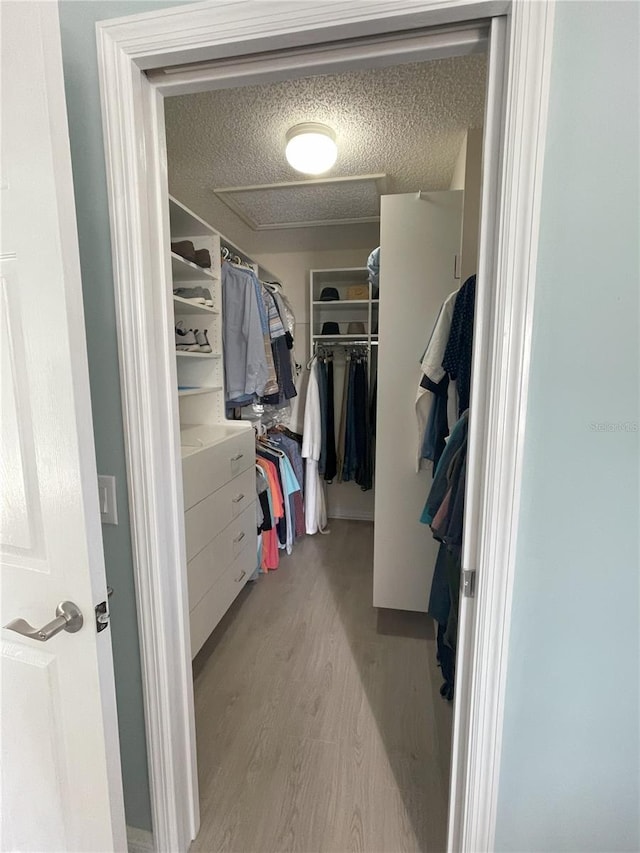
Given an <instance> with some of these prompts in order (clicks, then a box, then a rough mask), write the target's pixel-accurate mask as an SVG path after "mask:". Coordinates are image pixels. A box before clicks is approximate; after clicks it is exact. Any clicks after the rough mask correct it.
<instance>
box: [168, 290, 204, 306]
mask: <svg viewBox="0 0 640 853" xmlns="http://www.w3.org/2000/svg"><path fill="white" fill-rule="evenodd" d="M173 295H174V296H179V297H180V299H185V300H186V301H187V302H193V303H195V304H196V305H206V304H207V299H206V297H205V295H204V291H203V289H202V288H201V287H174V288H173ZM209 297H211V294H209ZM211 304H212V305H213V302H211Z"/></svg>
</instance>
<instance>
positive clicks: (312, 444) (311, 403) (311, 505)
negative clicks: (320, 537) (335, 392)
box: [302, 360, 327, 534]
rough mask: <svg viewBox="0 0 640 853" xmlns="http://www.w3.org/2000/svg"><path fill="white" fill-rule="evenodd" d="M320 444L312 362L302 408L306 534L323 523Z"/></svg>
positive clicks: (315, 369) (315, 374) (315, 370)
mask: <svg viewBox="0 0 640 853" xmlns="http://www.w3.org/2000/svg"><path fill="white" fill-rule="evenodd" d="M321 446H322V412H321V409H320V388H319V385H318V363H317V361H315V360H314V361H313V364H312V365H311V368H310V373H309V385H308V387H307V401H306V404H305V408H304V429H303V438H302V457H303V458H304V459H306V478H305V492H304V519H305V528H306V531H307V533H309V534H314V533H318V531H319V532H320V533H322V532H323V531H324V528H325V527H326V526H327V507H326V503H325V497H324V486H323V484H322V481H321V479H320V474H319V472H318V462H319V460H320V451H321Z"/></svg>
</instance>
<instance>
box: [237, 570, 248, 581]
mask: <svg viewBox="0 0 640 853" xmlns="http://www.w3.org/2000/svg"><path fill="white" fill-rule="evenodd" d="M245 575H246V572H241V573H240V577H239V578H236V583H240V581H241V580H242V578H243V577H244V576H245Z"/></svg>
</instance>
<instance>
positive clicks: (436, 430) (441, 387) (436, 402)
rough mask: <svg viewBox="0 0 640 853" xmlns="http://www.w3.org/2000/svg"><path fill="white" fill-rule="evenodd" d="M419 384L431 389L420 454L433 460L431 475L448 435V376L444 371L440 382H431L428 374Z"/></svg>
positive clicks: (433, 472)
mask: <svg viewBox="0 0 640 853" xmlns="http://www.w3.org/2000/svg"><path fill="white" fill-rule="evenodd" d="M420 386H421V387H422V388H426V389H427V391H431V393H432V394H433V402H432V404H431V409H430V411H429V419H428V421H427V426H426V429H425V431H424V438H423V441H422V451H421V456H422V458H423V459H430V460H431V461H432V462H433V466H432V473H431V475H432V477H435V475H436V468H437V467H438V462H439V461H440V457H441V456H442V453H443V451H444V448H445V444H446V438H447V436H448V435H449V420H448V418H447V397H448V391H449V377H448V375H447V374H446V373H445V375H444V376H443V377H442V379H441V380H440V382H437V383H436V382H432V381H431V379H429V377H428V376H423V377H422V379H421V380H420Z"/></svg>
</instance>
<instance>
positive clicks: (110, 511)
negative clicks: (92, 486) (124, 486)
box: [98, 474, 118, 524]
mask: <svg viewBox="0 0 640 853" xmlns="http://www.w3.org/2000/svg"><path fill="white" fill-rule="evenodd" d="M98 501H99V503H100V520H101V521H102V523H103V524H117V523H118V506H117V504H116V478H115V477H114V476H113V475H112V474H98Z"/></svg>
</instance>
